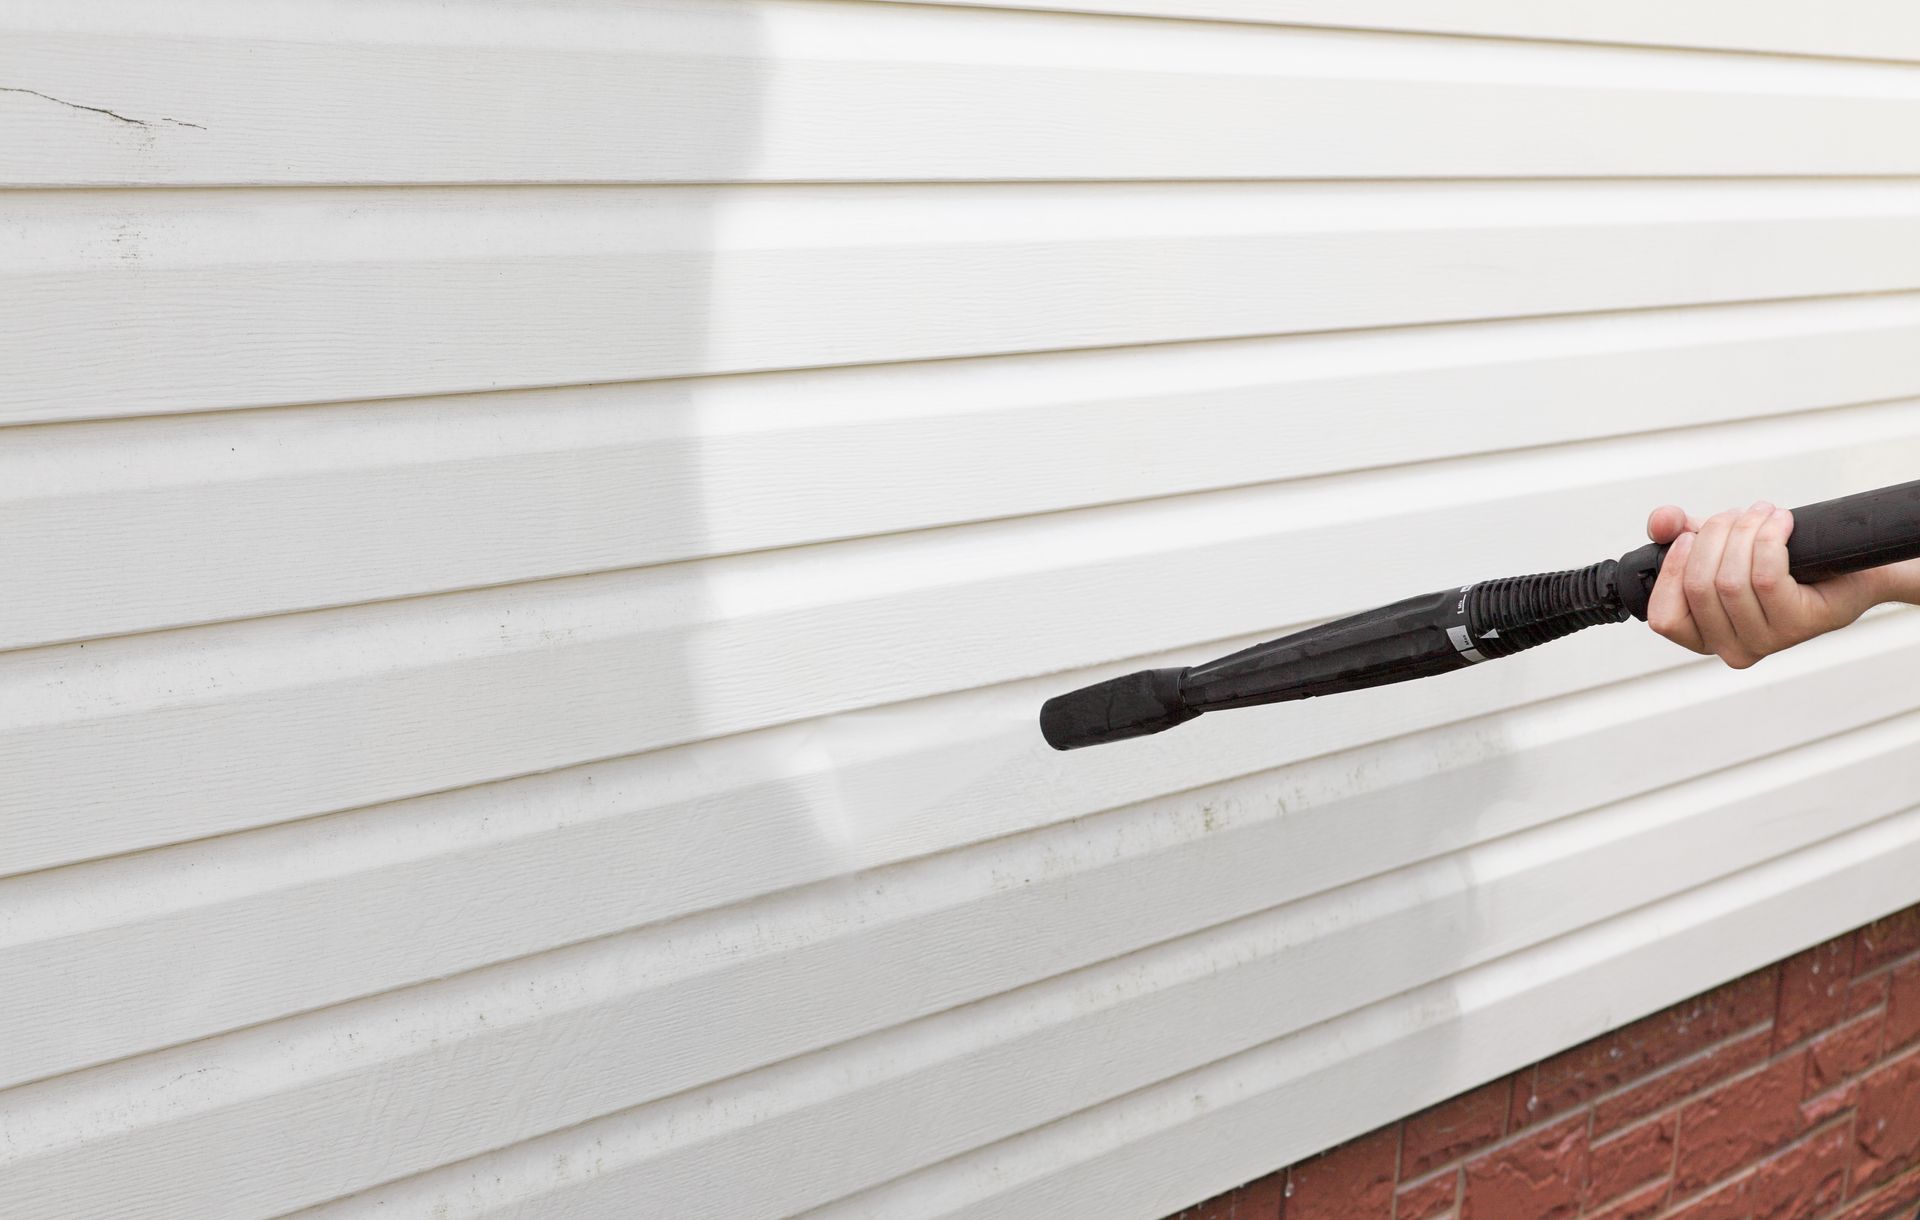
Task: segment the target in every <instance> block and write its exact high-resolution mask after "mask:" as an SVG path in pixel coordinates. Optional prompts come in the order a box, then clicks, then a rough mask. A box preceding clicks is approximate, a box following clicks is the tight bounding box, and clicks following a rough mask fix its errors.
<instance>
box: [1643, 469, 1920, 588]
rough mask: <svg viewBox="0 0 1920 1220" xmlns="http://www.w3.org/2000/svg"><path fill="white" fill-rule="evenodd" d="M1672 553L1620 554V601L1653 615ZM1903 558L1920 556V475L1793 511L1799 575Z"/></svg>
mask: <svg viewBox="0 0 1920 1220" xmlns="http://www.w3.org/2000/svg"><path fill="white" fill-rule="evenodd" d="M1666 558H1667V548H1666V547H1665V546H1664V545H1660V544H1656V543H1648V544H1647V545H1646V546H1643V547H1641V548H1640V549H1638V550H1635V551H1629V552H1627V553H1626V554H1625V555H1622V556H1621V557H1620V571H1619V587H1620V602H1621V604H1622V605H1623V606H1624V607H1625V608H1626V610H1627V612H1628V613H1630V614H1632V615H1633V617H1635V618H1637V619H1641V620H1645V618H1646V617H1647V599H1648V598H1650V597H1651V596H1652V595H1653V583H1654V581H1655V580H1656V579H1657V578H1658V577H1659V575H1660V565H1661V564H1662V563H1663V562H1664V561H1665V560H1666ZM1903 559H1920V480H1915V481H1914V482H1911V483H1899V484H1896V485H1894V486H1892V487H1882V488H1879V489H1878V490H1875V491H1863V492H1861V493H1860V494H1858V495H1853V496H1841V497H1840V498H1839V499H1837V500H1822V501H1821V502H1820V503H1818V504H1809V505H1807V506H1806V507H1804V508H1796V509H1794V510H1793V536H1792V537H1790V538H1788V539H1787V570H1788V571H1789V572H1791V573H1792V574H1793V578H1794V579H1795V580H1799V581H1816V580H1825V579H1826V578H1827V577H1829V576H1839V575H1841V574H1842V573H1845V572H1858V571H1861V570H1863V569H1866V568H1877V567H1880V566H1882V565H1884V564H1889V563H1899V562H1900V561H1901V560H1903Z"/></svg>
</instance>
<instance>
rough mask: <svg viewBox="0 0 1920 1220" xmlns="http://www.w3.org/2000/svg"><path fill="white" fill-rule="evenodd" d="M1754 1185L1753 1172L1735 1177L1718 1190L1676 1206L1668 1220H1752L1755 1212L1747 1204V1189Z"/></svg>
mask: <svg viewBox="0 0 1920 1220" xmlns="http://www.w3.org/2000/svg"><path fill="white" fill-rule="evenodd" d="M1752 1185H1753V1175H1752V1174H1748V1175H1746V1176H1745V1177H1741V1178H1735V1179H1734V1180H1733V1181H1731V1182H1729V1183H1727V1184H1726V1185H1725V1186H1722V1187H1720V1188H1719V1189H1718V1190H1715V1191H1712V1192H1711V1193H1708V1194H1704V1195H1701V1196H1700V1197H1699V1198H1697V1199H1695V1200H1693V1201H1692V1202H1690V1203H1688V1204H1687V1205H1686V1206H1684V1207H1677V1208H1675V1209H1674V1210H1673V1211H1671V1212H1669V1213H1667V1216H1666V1220H1751V1218H1752V1214H1753V1213H1752V1209H1751V1208H1749V1207H1748V1206H1747V1190H1748V1188H1749V1187H1751V1186H1752Z"/></svg>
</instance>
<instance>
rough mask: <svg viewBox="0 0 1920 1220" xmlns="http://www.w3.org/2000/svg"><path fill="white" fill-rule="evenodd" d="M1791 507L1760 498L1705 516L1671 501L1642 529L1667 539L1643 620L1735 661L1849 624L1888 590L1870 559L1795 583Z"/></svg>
mask: <svg viewBox="0 0 1920 1220" xmlns="http://www.w3.org/2000/svg"><path fill="white" fill-rule="evenodd" d="M1792 533H1793V514H1792V513H1791V512H1789V511H1788V510H1786V509H1784V508H1775V507H1774V506H1773V505H1771V504H1769V503H1767V502H1766V501H1764V500H1761V501H1758V502H1756V503H1755V504H1754V505H1753V506H1752V507H1751V508H1749V509H1747V511H1746V512H1744V513H1743V512H1740V511H1738V510H1737V509H1729V510H1728V511H1726V512H1724V513H1719V514H1716V515H1715V516H1712V517H1709V518H1708V519H1707V520H1705V521H1702V520H1700V519H1699V518H1697V517H1689V516H1688V515H1687V514H1686V512H1685V511H1684V510H1682V509H1679V508H1676V507H1675V506H1673V505H1671V504H1668V505H1663V506H1662V507H1660V508H1656V509H1654V510H1653V513H1652V515H1651V516H1649V517H1648V518H1647V536H1648V537H1649V538H1651V539H1653V540H1654V541H1655V542H1666V543H1671V544H1672V546H1671V547H1670V548H1669V550H1668V551H1667V558H1666V562H1665V563H1664V564H1662V565H1661V568H1660V575H1659V578H1658V579H1657V580H1656V581H1655V583H1654V587H1653V595H1652V597H1651V599H1649V601H1648V603H1647V625H1648V626H1650V627H1652V628H1653V629H1654V630H1655V631H1657V632H1659V633H1660V634H1661V635H1663V636H1665V637H1666V638H1667V639H1669V640H1672V641H1673V642H1674V643H1676V644H1678V645H1680V646H1681V647H1683V648H1691V649H1692V650H1693V651H1695V652H1697V653H1701V654H1703V655H1706V656H1717V657H1719V658H1720V659H1721V660H1723V661H1725V662H1726V663H1727V664H1728V665H1730V666H1732V667H1733V668H1735V669H1745V668H1747V667H1748V666H1750V665H1753V664H1756V663H1757V662H1758V661H1759V660H1760V658H1761V657H1764V656H1769V655H1771V654H1773V653H1776V652H1779V651H1780V650H1781V649H1783V648H1791V647H1792V646H1793V645H1795V644H1798V643H1801V642H1802V641H1804V640H1810V639H1812V638H1813V637H1814V636H1816V635H1824V634H1825V633H1827V632H1829V631H1833V630H1836V629H1838V628H1841V627H1844V626H1846V625H1847V624H1848V623H1851V622H1853V620H1855V619H1857V618H1859V617H1860V616H1861V615H1862V614H1864V613H1866V611H1867V610H1868V609H1869V608H1870V607H1872V606H1874V605H1877V604H1878V603H1879V602H1881V601H1884V600H1886V598H1885V596H1884V593H1883V590H1882V589H1881V587H1880V585H1881V583H1882V580H1881V577H1880V576H1879V575H1877V574H1876V573H1877V570H1876V569H1869V570H1867V571H1864V572H1850V573H1847V574H1846V575H1843V576H1834V577H1829V578H1828V579H1826V580H1822V581H1818V582H1816V583H1813V584H1801V583H1800V582H1798V581H1796V580H1794V579H1793V577H1792V576H1791V575H1789V574H1788V572H1787V539H1788V537H1789V536H1791V535H1792Z"/></svg>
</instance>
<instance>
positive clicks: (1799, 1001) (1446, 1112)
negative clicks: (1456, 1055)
mask: <svg viewBox="0 0 1920 1220" xmlns="http://www.w3.org/2000/svg"><path fill="white" fill-rule="evenodd" d="M1916 1208H1920V907H1913V908H1910V909H1908V910H1906V911H1903V912H1901V913H1899V914H1897V915H1893V916H1890V917H1888V918H1886V919H1883V920H1880V921H1879V922H1877V923H1873V924H1869V925H1868V926H1867V927H1864V928H1861V929H1859V930H1857V931H1855V932H1850V933H1848V934H1847V935H1845V936H1842V937H1839V938H1838V939H1836V940H1832V941H1829V942H1827V943H1826V944H1824V945H1820V946H1817V947H1815V948H1813V949H1809V950H1807V951H1806V952H1805V953H1802V954H1799V955H1798V956H1796V957H1792V958H1789V959H1788V960H1786V961H1784V962H1780V963H1778V964H1776V965H1773V966H1769V967H1767V968H1766V969H1764V970H1761V971H1757V972H1756V973H1754V974H1750V975H1748V976H1746V977H1745V978H1742V979H1737V980H1735V981H1734V982H1731V983H1728V984H1727V985H1726V986H1724V987H1720V988H1717V989H1715V990H1713V991H1711V992H1708V993H1707V994H1706V995H1703V996H1698V997H1696V998H1694V999H1692V1000H1689V1001H1687V1002H1686V1003H1683V1004H1679V1005H1676V1006H1675V1007H1673V1008H1670V1009H1668V1010H1666V1011H1665V1012H1660V1013H1655V1014H1654V1015H1653V1016H1650V1017H1647V1018H1645V1019H1644V1020H1640V1021H1636V1022H1634V1023H1633V1024H1631V1025H1628V1026H1626V1027H1624V1028H1622V1029H1618V1030H1615V1031H1613V1032H1612V1033H1610V1034H1607V1035H1605V1036H1603V1037H1600V1038H1596V1039H1594V1040H1593V1041H1592V1042H1588V1043H1585V1044H1584V1045H1581V1046H1576V1047H1574V1048H1573V1049H1571V1050H1568V1051H1565V1052H1563V1053H1561V1054H1558V1055H1555V1056H1554V1057H1553V1058H1551V1059H1548V1060H1546V1061H1544V1062H1541V1063H1536V1064H1533V1065H1532V1066H1530V1067H1526V1068H1522V1069H1521V1070H1520V1071H1518V1072H1516V1073H1514V1074H1513V1075H1511V1076H1507V1077H1504V1078H1502V1079H1500V1080H1496V1081H1493V1082H1492V1083H1490V1084H1486V1085H1483V1086H1481V1087H1480V1088H1477V1089H1474V1090H1473V1091H1471V1092H1469V1093H1463V1094H1461V1095H1460V1096H1458V1097H1455V1098H1452V1099H1451V1100H1449V1101H1445V1102H1442V1103H1440V1104H1439V1105H1437V1106H1434V1107H1433V1108H1431V1109H1428V1110H1424V1111H1422V1112H1420V1113H1419V1114H1415V1115H1412V1116H1411V1117H1408V1118H1405V1119H1402V1120H1401V1121H1399V1122H1397V1123H1393V1124H1391V1125H1389V1126H1386V1127H1382V1128H1381V1129H1379V1130H1377V1131H1374V1132H1372V1133H1370V1134H1368V1135H1363V1136H1361V1137H1360V1138H1358V1139H1356V1140H1352V1141H1350V1142H1348V1143H1345V1144H1342V1145H1340V1146H1339V1147H1337V1148H1333V1149H1331V1150H1329V1151H1327V1152H1324V1153H1322V1154H1320V1155H1319V1156H1316V1157H1313V1158H1312V1159H1310V1160H1306V1161H1302V1162H1300V1163H1299V1164H1296V1165H1293V1166H1291V1167H1289V1168H1286V1169H1281V1170H1279V1171H1277V1172H1275V1173H1272V1174H1269V1175H1268V1176H1266V1177H1264V1178H1261V1179H1260V1180H1259V1181H1256V1182H1250V1183H1248V1184H1247V1185H1245V1186H1242V1187H1240V1188H1239V1189H1238V1190H1234V1191H1229V1192H1228V1193H1227V1194H1224V1195H1221V1196H1219V1197H1218V1198H1215V1199H1210V1200H1208V1201H1207V1202H1205V1203H1202V1204H1199V1205H1197V1206H1195V1207H1190V1208H1188V1209H1186V1210H1185V1211H1182V1212H1180V1213H1179V1220H1441V1218H1443V1217H1448V1218H1452V1220H1549V1218H1552V1220H1559V1218H1562V1217H1568V1218H1571V1217H1576V1216H1577V1217H1592V1218H1593V1220H1886V1218H1887V1217H1894V1216H1899V1217H1902V1218H1904V1217H1908V1216H1911V1215H1913V1214H1914V1213H1915V1210H1916Z"/></svg>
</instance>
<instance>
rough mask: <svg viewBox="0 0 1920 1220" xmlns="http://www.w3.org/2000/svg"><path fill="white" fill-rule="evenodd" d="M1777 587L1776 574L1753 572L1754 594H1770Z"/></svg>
mask: <svg viewBox="0 0 1920 1220" xmlns="http://www.w3.org/2000/svg"><path fill="white" fill-rule="evenodd" d="M1779 587H1780V577H1779V576H1778V575H1777V574H1776V573H1773V572H1755V573H1754V574H1753V591H1754V592H1755V593H1771V592H1773V591H1774V590H1775V589H1778V588H1779Z"/></svg>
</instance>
